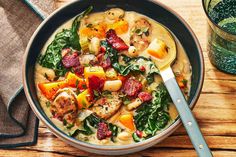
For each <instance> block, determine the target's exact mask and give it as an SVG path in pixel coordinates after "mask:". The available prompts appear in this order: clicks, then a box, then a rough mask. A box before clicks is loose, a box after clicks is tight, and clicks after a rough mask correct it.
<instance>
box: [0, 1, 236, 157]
mask: <svg viewBox="0 0 236 157" xmlns="http://www.w3.org/2000/svg"><path fill="white" fill-rule="evenodd" d="M55 1H56V2H57V3H56V6H57V7H60V6H62V5H64V4H65V3H66V2H68V1H71V0H55ZM157 1H159V2H160V3H164V4H165V5H167V6H169V7H171V8H172V9H173V10H174V11H176V12H177V13H178V14H179V15H181V16H182V17H183V18H184V20H186V22H187V23H188V24H189V25H190V26H191V28H192V29H193V31H194V33H195V34H196V36H197V38H198V39H199V42H200V44H201V47H202V50H203V55H204V60H205V82H204V86H203V90H202V94H201V96H200V98H199V101H198V103H197V104H196V107H195V108H194V110H193V113H194V115H195V116H196V119H197V121H198V122H199V125H200V128H201V130H202V132H203V134H204V135H205V138H206V141H207V143H208V144H209V147H210V148H211V149H212V151H213V155H214V156H215V157H233V156H236V76H235V75H229V74H225V73H222V72H220V71H218V70H217V69H216V68H215V67H213V66H212V65H211V63H210V61H209V58H208V56H207V38H206V36H207V33H206V31H207V22H206V17H205V15H204V12H203V9H202V6H201V0H165V1H161V0H157ZM16 154H17V156H19V157H25V156H34V157H39V156H40V157H41V156H46V157H72V156H98V155H95V154H91V153H87V152H84V151H81V150H79V149H76V148H74V147H71V146H70V145H68V144H66V143H64V142H62V141H61V140H60V139H58V138H57V137H55V136H54V135H53V134H52V133H51V132H50V131H49V130H48V129H47V128H46V127H45V126H44V125H43V124H42V123H40V127H39V138H38V143H37V144H36V145H35V146H29V147H19V148H16V149H11V150H0V156H1V157H11V156H12V157H13V156H14V157H15V156H16ZM127 156H137V157H139V156H158V157H196V156H197V155H196V153H195V151H194V149H193V147H192V144H191V143H190V140H189V138H188V136H187V134H186V131H185V129H184V128H183V127H182V126H181V127H180V128H179V129H178V130H177V131H176V132H175V133H174V134H172V135H171V136H170V137H168V138H167V139H165V140H164V141H163V142H161V143H159V144H157V145H155V146H154V147H151V148H149V149H147V150H144V151H142V152H139V153H136V154H131V155H127Z"/></svg>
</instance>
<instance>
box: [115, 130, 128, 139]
mask: <svg viewBox="0 0 236 157" xmlns="http://www.w3.org/2000/svg"><path fill="white" fill-rule="evenodd" d="M117 138H118V139H119V140H122V141H126V140H128V139H129V138H131V134H130V133H128V132H126V131H122V132H121V133H119V134H118V135H117Z"/></svg>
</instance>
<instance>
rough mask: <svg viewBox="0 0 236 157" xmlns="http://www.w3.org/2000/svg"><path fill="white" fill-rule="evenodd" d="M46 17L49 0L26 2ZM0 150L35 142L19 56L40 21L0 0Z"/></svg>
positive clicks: (15, 3) (14, 2)
mask: <svg viewBox="0 0 236 157" xmlns="http://www.w3.org/2000/svg"><path fill="white" fill-rule="evenodd" d="M28 1H30V2H31V3H32V4H33V5H32V6H33V7H34V8H36V9H39V10H38V11H39V12H42V14H43V16H47V15H48V14H50V13H51V12H52V11H53V9H54V4H53V0H43V1H42V0H28ZM0 17H1V18H0V148H7V147H15V146H23V145H31V144H35V143H36V142H37V130H38V119H37V118H36V117H35V115H34V113H33V112H32V110H31V109H30V107H29V105H28V102H27V100H26V97H25V94H24V92H23V90H22V76H21V73H22V56H23V53H24V50H25V48H26V46H27V43H28V41H29V39H30V37H31V35H32V34H33V32H34V30H35V29H36V28H37V26H38V25H39V24H40V22H41V21H42V20H41V19H40V18H39V17H38V16H36V15H35V13H34V12H33V11H32V10H31V9H30V8H29V7H28V6H27V5H26V4H25V3H24V2H23V1H19V0H0Z"/></svg>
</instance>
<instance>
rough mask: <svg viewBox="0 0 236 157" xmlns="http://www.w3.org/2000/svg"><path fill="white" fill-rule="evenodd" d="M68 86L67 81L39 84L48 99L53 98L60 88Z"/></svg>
mask: <svg viewBox="0 0 236 157" xmlns="http://www.w3.org/2000/svg"><path fill="white" fill-rule="evenodd" d="M66 86H67V83H66V82H65V81H55V82H47V83H39V84H38V87H39V89H40V90H41V92H42V94H43V95H44V96H45V97H46V98H47V99H52V98H53V96H54V95H55V94H56V92H57V91H58V90H59V89H62V88H65V87H66Z"/></svg>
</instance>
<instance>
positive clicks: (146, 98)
mask: <svg viewBox="0 0 236 157" xmlns="http://www.w3.org/2000/svg"><path fill="white" fill-rule="evenodd" d="M138 97H139V99H141V100H142V102H147V101H150V100H152V95H151V94H149V93H147V92H140V93H139V94H138Z"/></svg>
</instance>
